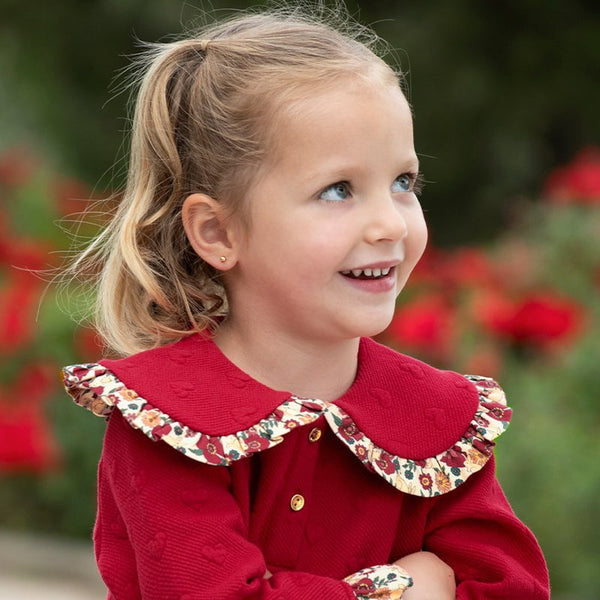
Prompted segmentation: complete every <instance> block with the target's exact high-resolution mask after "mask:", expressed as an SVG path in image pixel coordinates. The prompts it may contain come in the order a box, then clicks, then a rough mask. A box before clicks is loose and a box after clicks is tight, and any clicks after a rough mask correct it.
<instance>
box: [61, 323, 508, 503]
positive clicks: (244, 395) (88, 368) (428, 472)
mask: <svg viewBox="0 0 600 600" xmlns="http://www.w3.org/2000/svg"><path fill="white" fill-rule="evenodd" d="M358 359H359V360H358V364H359V368H358V372H357V376H356V380H355V382H354V383H353V385H352V386H351V388H350V389H349V390H348V392H346V394H344V395H343V396H342V397H341V398H339V399H338V400H336V401H335V402H325V401H322V400H319V399H315V398H298V397H296V396H293V395H292V394H289V393H287V392H282V391H276V390H272V389H270V388H267V387H266V386H264V385H262V384H260V383H259V382H257V381H255V380H254V379H252V378H251V377H249V376H248V375H247V374H245V373H244V372H243V371H241V370H239V369H238V368H237V367H236V366H235V365H233V364H232V363H231V362H230V361H229V360H228V359H227V358H226V357H225V356H224V355H223V354H222V353H221V351H220V350H219V349H218V347H217V346H216V344H214V342H212V341H211V340H210V339H207V338H205V337H202V336H197V335H196V336H192V337H190V338H186V339H184V340H182V341H180V342H177V343H176V344H173V345H171V346H166V347H163V348H157V349H155V350H150V351H147V352H144V353H141V354H138V355H134V356H132V357H128V358H125V359H122V360H118V361H108V360H107V361H101V362H100V363H93V364H85V365H74V366H71V367H66V368H65V369H64V378H65V387H66V389H67V391H68V392H69V394H70V395H71V396H72V397H73V398H74V400H75V401H76V402H77V403H78V404H80V405H81V406H84V407H86V408H88V409H89V410H91V411H92V412H93V413H94V414H96V415H99V416H108V415H109V414H110V413H111V412H112V410H114V408H117V409H118V410H119V411H120V412H121V413H122V414H123V416H124V417H125V419H126V420H127V421H128V422H129V423H130V425H131V426H132V427H134V428H136V429H140V430H141V431H143V432H144V433H145V434H146V435H148V436H149V437H150V438H152V439H154V440H162V441H163V442H166V443H167V444H169V445H170V446H172V447H173V448H176V449H177V450H179V451H181V452H182V453H184V454H185V455H186V456H189V457H190V458H192V459H194V460H198V461H200V462H203V463H206V464H212V465H229V464H231V463H232V462H233V461H236V460H239V459H242V458H244V457H247V456H251V455H252V454H254V453H256V452H260V451H263V450H266V449H267V448H270V447H272V446H274V445H276V444H278V443H280V442H281V441H282V440H283V439H284V437H285V435H286V434H287V433H288V432H289V431H290V430H291V429H292V428H294V427H297V426H303V425H307V424H309V423H312V422H314V421H315V420H317V419H318V418H320V417H321V416H324V417H325V420H326V421H327V423H328V424H329V426H330V427H331V429H332V431H333V432H334V433H335V435H336V436H337V437H338V438H339V439H340V440H341V441H342V442H343V443H344V445H345V446H346V447H347V448H348V449H349V450H350V451H351V452H352V453H353V454H354V455H355V456H356V457H357V458H358V459H359V460H360V462H361V463H362V464H363V465H365V466H366V467H367V468H368V469H369V470H371V471H373V472H375V473H377V474H378V475H379V476H381V477H382V478H384V479H385V480H386V481H388V482H389V483H390V484H391V485H393V486H394V487H396V488H397V489H399V490H401V491H403V492H407V493H410V494H414V495H424V496H429V495H436V494H442V493H446V492H449V491H451V490H452V489H454V488H456V487H458V486H459V485H460V484H461V483H463V482H464V481H465V480H466V479H467V478H468V477H469V476H470V475H471V474H472V473H474V472H476V471H478V470H480V469H481V468H482V466H483V465H484V464H485V463H486V462H487V460H488V459H489V458H490V456H491V455H492V449H493V446H494V439H495V438H496V437H497V436H498V435H500V434H501V433H502V432H503V431H504V430H505V429H506V427H507V426H508V422H509V420H510V416H511V411H510V409H508V408H507V407H506V402H505V399H504V394H503V393H502V390H501V389H500V388H499V387H498V385H497V384H496V383H495V382H494V381H492V380H491V379H487V378H483V377H476V376H464V377H463V376H461V375H458V374H456V373H452V372H449V371H439V370H437V369H434V368H432V367H430V366H428V365H426V364H424V363H421V362H419V361H417V360H415V359H412V358H410V357H407V356H404V355H402V354H398V353H396V352H394V351H392V350H390V349H389V348H386V347H384V346H381V345H379V344H377V343H375V342H374V341H372V340H370V339H363V340H361V343H360V347H359V356H358Z"/></svg>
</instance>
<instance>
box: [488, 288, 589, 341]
mask: <svg viewBox="0 0 600 600" xmlns="http://www.w3.org/2000/svg"><path fill="white" fill-rule="evenodd" d="M479 312H480V314H479V319H480V321H481V322H482V324H483V325H484V326H485V327H486V328H487V329H488V330H489V331H491V332H492V333H495V334H496V335H498V336H499V337H503V338H505V339H508V340H509V341H511V342H514V343H517V344H532V345H537V346H547V345H550V344H552V343H555V342H561V341H566V340H568V339H569V338H570V337H572V336H573V334H575V333H576V332H577V331H578V330H579V329H580V326H581V322H582V320H583V308H582V307H581V306H580V305H579V304H576V303H575V302H574V301H572V300H569V299H566V298H563V297H561V296H558V295H557V294H554V293H552V292H547V293H541V292H540V293H535V294H531V295H530V296H527V297H525V298H522V299H521V300H518V301H514V302H511V301H510V300H508V299H506V298H502V297H500V296H497V297H495V298H492V299H491V301H490V299H488V303H487V304H485V303H482V304H480V308H479Z"/></svg>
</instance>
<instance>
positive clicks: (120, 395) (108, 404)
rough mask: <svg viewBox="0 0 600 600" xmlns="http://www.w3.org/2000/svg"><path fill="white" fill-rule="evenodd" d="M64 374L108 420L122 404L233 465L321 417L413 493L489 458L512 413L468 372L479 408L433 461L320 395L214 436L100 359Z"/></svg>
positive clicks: (430, 490) (209, 460)
mask: <svg viewBox="0 0 600 600" xmlns="http://www.w3.org/2000/svg"><path fill="white" fill-rule="evenodd" d="M63 374H64V385H65V388H66V390H67V392H68V393H69V394H70V395H71V396H72V398H73V399H74V401H75V402H76V403H77V404H78V405H80V406H83V407H84V408H87V409H88V410H90V411H91V412H92V413H93V414H95V415H97V416H100V417H108V416H109V415H110V414H111V412H112V411H113V410H114V408H115V407H117V408H118V409H119V411H120V412H121V413H122V414H123V417H124V418H125V419H126V420H127V421H128V423H129V424H130V425H131V426H132V427H133V428H135V429H139V430H140V431H142V432H143V433H144V434H146V435H147V436H148V437H149V438H151V439H152V440H154V441H157V440H162V441H163V442H166V443H167V444H169V445H170V446H172V447H173V448H175V449H176V450H179V451H180V452H182V453H183V454H185V455H186V456H188V457H189V458H191V459H193V460H197V461H199V462H203V463H205V464H209V465H221V466H228V465H230V464H231V463H232V462H234V461H236V460H239V459H241V458H245V457H248V456H251V455H253V454H255V453H256V452H260V451H262V450H266V449H268V448H272V447H273V446H276V445H277V444H279V443H280V442H282V441H283V437H284V436H285V435H286V434H287V433H288V432H289V431H291V430H292V429H294V428H296V427H298V426H302V425H308V424H310V423H312V422H314V421H316V420H317V419H318V418H319V417H321V416H324V417H325V419H326V421H327V423H328V424H329V426H330V427H331V429H332V431H333V432H334V433H335V435H336V436H337V437H338V438H339V439H340V440H341V441H342V442H343V443H344V444H345V445H346V446H347V447H348V449H349V450H350V451H351V452H352V453H353V454H354V455H355V456H356V457H357V458H358V460H359V461H360V462H361V463H362V464H363V465H365V467H366V468H367V469H369V470H370V471H372V472H374V473H376V474H377V475H379V476H380V477H382V478H383V479H385V481H387V482H388V483H389V484H391V485H393V486H394V487H395V488H396V489H398V490H400V491H401V492H406V493H408V494H411V495H414V496H438V495H440V494H445V493H447V492H450V491H452V490H453V489H455V488H457V487H458V486H459V485H461V484H462V483H463V482H464V481H465V480H466V479H467V478H468V477H469V476H470V475H472V474H473V473H475V472H477V471H479V470H480V469H481V468H482V467H483V465H485V463H486V462H487V461H488V460H489V458H490V457H491V456H492V452H493V447H494V440H495V438H497V437H498V436H499V435H500V434H501V433H503V432H504V431H505V430H506V428H507V427H508V423H509V421H510V417H511V409H510V408H508V407H507V406H506V399H505V397H504V393H503V392H502V390H501V388H500V387H499V386H498V384H497V383H496V382H495V381H493V380H492V379H488V378H485V377H477V376H473V375H466V376H465V377H466V378H467V379H468V380H469V381H471V382H472V383H473V384H474V385H475V387H476V389H477V392H478V395H479V407H478V409H477V411H476V413H475V415H474V417H473V419H472V421H471V423H470V425H469V427H468V428H467V430H466V431H465V432H464V434H463V435H462V436H461V438H460V439H459V440H458V441H456V443H455V444H454V445H453V446H452V447H451V448H448V449H447V450H445V451H443V452H441V453H440V454H438V455H436V456H432V457H431V458H426V459H423V460H413V459H405V458H402V457H400V456H396V455H393V454H390V453H388V452H386V450H385V449H383V448H381V447H379V446H377V445H376V444H375V443H374V442H372V441H371V440H370V439H369V438H368V437H367V436H366V435H365V434H364V433H363V432H361V431H360V430H359V429H358V427H357V426H356V424H355V422H354V421H353V419H352V418H351V416H350V415H349V414H348V413H346V412H345V411H344V410H343V409H341V408H340V407H339V406H336V405H335V404H332V403H330V402H325V401H322V400H316V399H310V398H298V397H296V396H290V397H289V399H288V400H286V401H285V402H283V403H282V404H280V405H279V406H278V407H277V408H276V409H275V410H274V411H273V412H272V413H271V414H269V415H268V416H267V417H265V418H264V419H261V420H260V421H259V422H258V423H256V424H255V425H254V426H252V427H250V428H248V429H244V430H242V431H238V432H236V433H232V434H229V435H222V436H212V435H207V434H204V433H202V432H198V431H194V430H192V429H190V428H189V427H187V426H186V425H184V424H183V423H180V422H178V421H175V420H174V419H172V418H171V417H170V416H169V415H168V414H165V413H164V412H162V411H161V410H160V409H159V408H156V407H154V406H152V405H151V404H150V403H149V402H147V401H146V400H145V399H144V398H142V397H141V396H139V395H138V394H137V393H136V392H135V391H134V390H132V389H129V388H127V386H126V385H125V384H124V383H123V382H122V381H120V380H119V379H118V378H117V377H116V375H115V374H114V373H112V372H111V371H109V370H108V369H107V368H106V367H104V366H102V365H100V364H98V363H91V364H83V365H73V366H70V367H65V368H64V369H63Z"/></svg>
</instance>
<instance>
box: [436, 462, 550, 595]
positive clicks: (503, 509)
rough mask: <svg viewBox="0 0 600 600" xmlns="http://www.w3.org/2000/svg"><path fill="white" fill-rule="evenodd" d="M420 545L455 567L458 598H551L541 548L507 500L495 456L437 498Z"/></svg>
mask: <svg viewBox="0 0 600 600" xmlns="http://www.w3.org/2000/svg"><path fill="white" fill-rule="evenodd" d="M424 549H425V550H428V551H430V552H433V553H434V554H436V555H437V556H438V557H439V558H441V559H442V560H443V561H444V562H446V563H447V564H448V565H450V566H451V567H452V568H453V569H454V573H455V576H456V581H457V590H456V597H457V600H481V598H486V599H488V600H493V599H498V600H500V599H506V600H508V599H509V598H510V599H513V598H527V600H547V599H548V598H550V588H549V583H548V571H547V568H546V564H545V561H544V557H543V555H542V551H541V550H540V547H539V546H538V543H537V541H536V539H535V537H534V536H533V534H532V533H531V531H529V529H527V527H525V525H523V523H521V521H519V519H517V517H516V516H515V514H514V512H513V511H512V509H511V507H510V505H509V503H508V501H507V500H506V497H505V496H504V494H503V492H502V489H501V488H500V484H499V483H498V481H497V479H496V476H495V464H494V458H493V457H492V458H491V459H490V460H489V462H488V463H487V464H486V465H485V466H484V468H483V469H482V470H481V471H480V472H479V473H475V474H473V475H472V476H471V477H470V478H469V479H468V481H466V482H465V483H464V484H463V485H462V486H461V487H459V488H458V489H457V490H455V491H453V492H451V493H449V494H446V495H444V496H440V497H439V498H438V499H437V501H436V506H435V508H434V509H433V510H432V511H431V513H430V518H429V522H428V527H427V532H426V537H425V547H424Z"/></svg>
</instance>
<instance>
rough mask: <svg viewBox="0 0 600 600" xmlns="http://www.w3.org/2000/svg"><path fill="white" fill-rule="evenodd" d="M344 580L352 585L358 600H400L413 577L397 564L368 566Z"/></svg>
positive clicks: (411, 582)
mask: <svg viewBox="0 0 600 600" xmlns="http://www.w3.org/2000/svg"><path fill="white" fill-rule="evenodd" d="M344 581H345V582H346V583H347V584H349V585H350V587H351V588H352V591H353V592H354V595H355V596H356V598H357V600H373V599H375V598H377V599H381V600H398V599H399V598H402V594H403V593H404V590H405V589H406V588H409V587H410V586H412V584H413V581H412V578H411V577H410V576H409V575H408V573H407V572H406V571H405V570H404V569H401V568H400V567H398V566H396V565H379V566H377V567H368V568H367V569H362V570H360V571H357V572H356V573H353V574H352V575H349V576H348V577H346V578H345V579H344Z"/></svg>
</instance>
